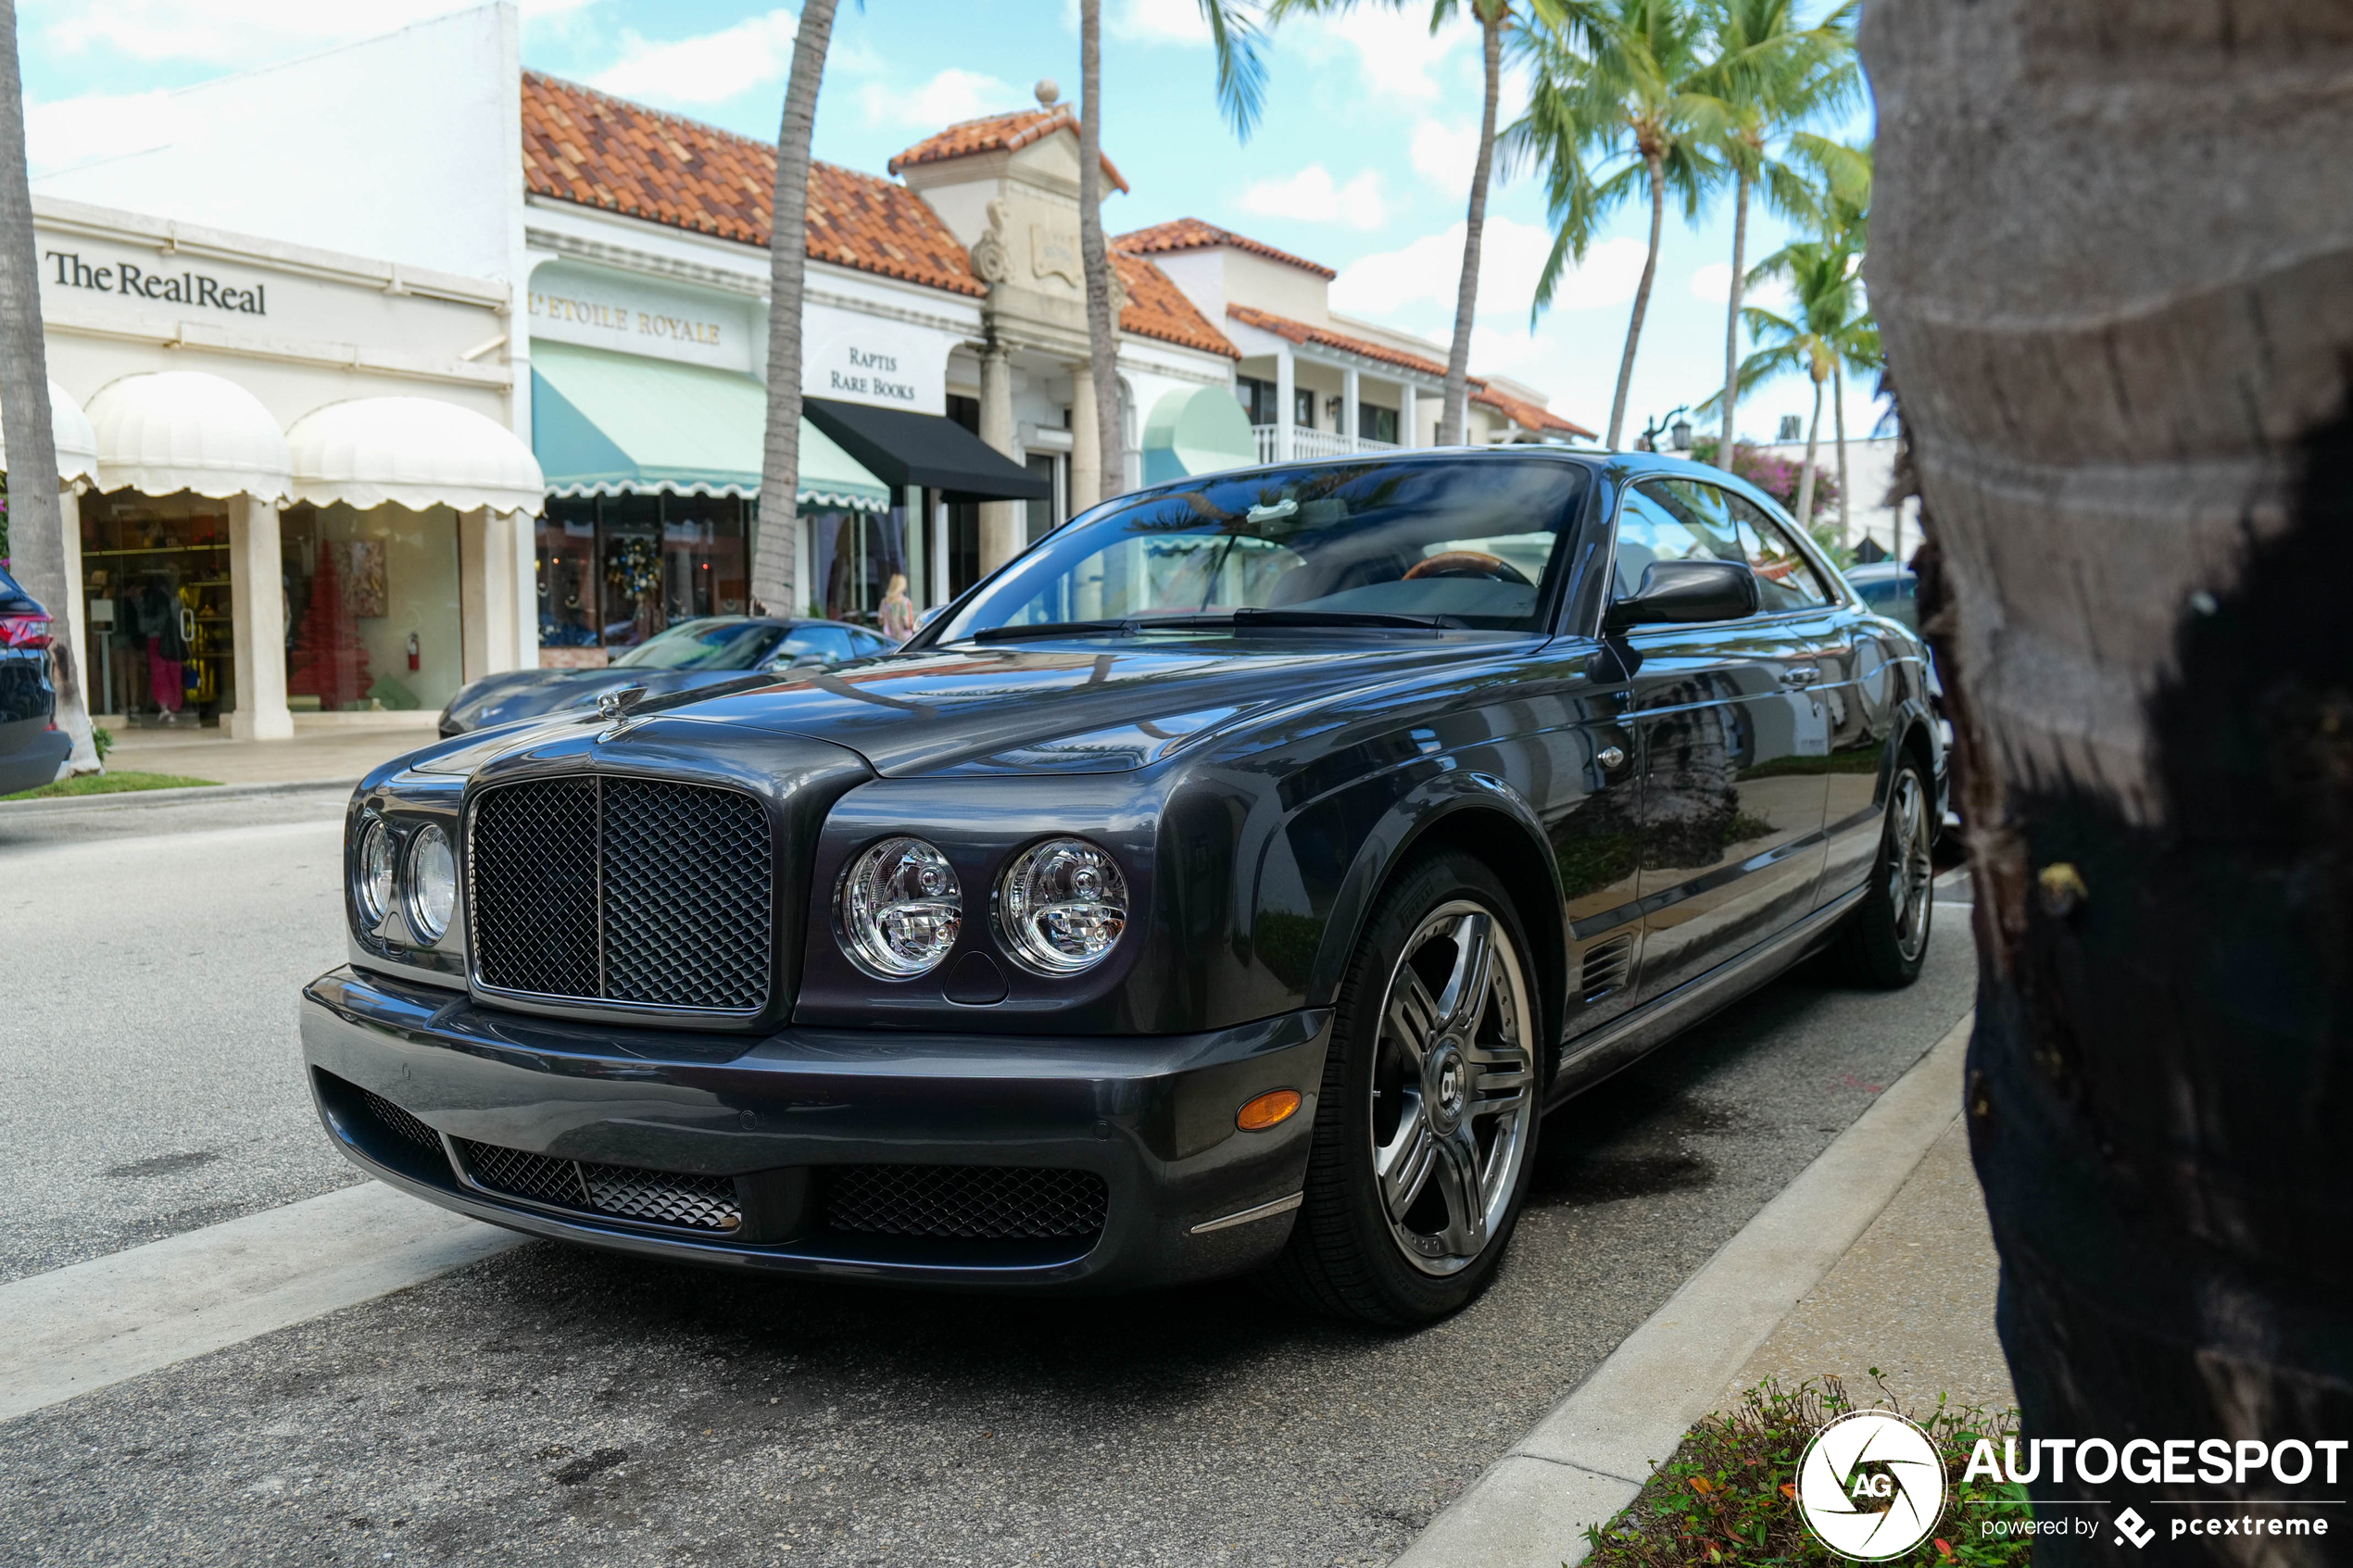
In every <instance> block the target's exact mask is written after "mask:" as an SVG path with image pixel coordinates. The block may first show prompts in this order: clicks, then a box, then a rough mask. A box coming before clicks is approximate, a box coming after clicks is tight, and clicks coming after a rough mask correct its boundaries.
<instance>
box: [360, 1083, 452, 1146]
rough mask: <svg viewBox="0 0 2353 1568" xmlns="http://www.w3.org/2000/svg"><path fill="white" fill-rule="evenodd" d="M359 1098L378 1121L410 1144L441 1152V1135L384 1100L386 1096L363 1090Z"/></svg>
mask: <svg viewBox="0 0 2353 1568" xmlns="http://www.w3.org/2000/svg"><path fill="white" fill-rule="evenodd" d="M359 1098H360V1100H361V1102H362V1103H364V1104H365V1105H366V1106H367V1108H368V1109H369V1110H371V1112H373V1113H374V1115H375V1118H376V1120H377V1121H379V1122H381V1123H384V1125H385V1126H387V1127H389V1128H391V1129H392V1130H393V1131H394V1132H396V1133H398V1134H399V1135H401V1136H402V1137H404V1138H407V1139H408V1140H409V1142H410V1143H412V1144H416V1145H418V1146H419V1147H420V1148H429V1149H431V1150H433V1151H434V1153H435V1154H439V1153H440V1152H441V1135H440V1134H439V1133H436V1132H434V1130H433V1129H432V1128H431V1127H428V1126H426V1125H425V1124H424V1123H422V1122H420V1121H418V1120H417V1119H416V1118H415V1117H413V1116H411V1115H409V1113H408V1112H407V1111H405V1110H401V1109H400V1108H399V1107H398V1106H396V1105H395V1104H393V1103H392V1101H390V1100H388V1099H386V1098H384V1096H382V1095H380V1094H376V1093H374V1092H372V1091H371V1090H368V1089H361V1090H360V1091H359Z"/></svg>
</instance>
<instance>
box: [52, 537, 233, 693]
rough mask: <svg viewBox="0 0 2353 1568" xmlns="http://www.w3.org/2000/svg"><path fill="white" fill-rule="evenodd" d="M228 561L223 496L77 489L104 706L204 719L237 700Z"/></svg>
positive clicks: (84, 572) (87, 606)
mask: <svg viewBox="0 0 2353 1568" xmlns="http://www.w3.org/2000/svg"><path fill="white" fill-rule="evenodd" d="M229 563H230V554H229V503H228V502H226V501H215V500H208V499H207V498H205V497H204V496H201V495H189V494H187V493H186V492H184V491H183V492H182V493H181V494H179V495H162V496H156V495H139V494H138V493H137V492H135V491H130V490H120V491H117V492H115V493H114V494H113V495H85V496H83V497H82V587H83V591H84V594H85V596H86V597H85V600H84V605H83V613H84V614H85V615H86V616H87V617H88V618H89V619H88V621H87V624H88V625H89V626H90V628H91V633H92V634H91V639H90V640H91V644H92V646H93V650H94V653H95V655H96V660H95V661H96V663H97V666H98V668H97V670H96V671H94V673H95V675H96V677H97V690H98V692H99V694H100V696H102V698H103V706H104V708H105V709H106V711H107V712H108V713H109V714H120V715H121V716H123V717H124V718H126V719H127V720H128V721H131V722H132V723H136V724H145V723H170V724H183V723H206V724H210V723H216V722H218V721H219V719H220V714H221V713H223V712H225V711H227V710H229V709H233V708H234V707H235V706H236V703H235V700H234V694H235V692H236V679H235V672H234V671H235V659H236V651H237V650H236V649H235V648H234V647H233V634H232V633H231V630H230V619H229V571H230V564H229Z"/></svg>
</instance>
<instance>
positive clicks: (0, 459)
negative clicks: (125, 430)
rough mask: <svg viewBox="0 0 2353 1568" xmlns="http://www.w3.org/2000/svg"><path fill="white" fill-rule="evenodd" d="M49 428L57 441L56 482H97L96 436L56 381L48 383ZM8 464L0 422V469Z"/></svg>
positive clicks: (3, 428)
mask: <svg viewBox="0 0 2353 1568" xmlns="http://www.w3.org/2000/svg"><path fill="white" fill-rule="evenodd" d="M49 430H50V434H51V438H52V439H53V440H55V441H56V442H57V483H59V484H63V485H68V486H72V485H87V484H95V483H98V436H97V433H96V432H95V431H93V430H92V429H91V428H90V416H89V415H87V414H85V413H83V412H82V405H81V404H79V403H76V402H75V401H74V400H73V399H72V397H71V396H69V395H68V394H67V392H66V389H65V388H64V387H62V386H59V385H58V384H57V383H56V382H51V383H49ZM7 466H8V433H7V430H6V426H5V425H0V470H6V468H7Z"/></svg>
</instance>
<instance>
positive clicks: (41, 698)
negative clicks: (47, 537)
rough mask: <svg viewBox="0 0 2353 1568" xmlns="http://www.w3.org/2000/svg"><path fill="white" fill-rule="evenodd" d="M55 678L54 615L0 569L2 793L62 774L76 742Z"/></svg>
mask: <svg viewBox="0 0 2353 1568" xmlns="http://www.w3.org/2000/svg"><path fill="white" fill-rule="evenodd" d="M72 751H73V741H72V738H71V737H70V736H69V735H68V734H66V733H65V732H64V731H63V730H60V729H58V728H57V688H56V687H55V686H54V685H53V684H51V683H50V675H49V612H48V610H47V609H45V608H43V606H42V604H41V602H40V601H39V600H38V599H35V598H34V597H33V596H31V595H30V594H28V593H26V592H25V591H24V590H23V589H22V588H20V587H19V586H17V583H16V579H14V578H12V577H10V576H9V575H8V574H7V573H6V572H5V571H0V795H14V794H16V793H17V792H18V791H19V790H27V789H39V788H40V787H41V786H42V785H43V784H48V783H50V782H52V781H53V780H55V779H56V778H57V769H58V768H59V767H60V766H61V765H62V764H63V763H64V762H65V760H66V759H67V758H68V757H69V755H71V754H72Z"/></svg>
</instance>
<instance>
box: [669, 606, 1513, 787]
mask: <svg viewBox="0 0 2353 1568" xmlns="http://www.w3.org/2000/svg"><path fill="white" fill-rule="evenodd" d="M1502 646H1506V645H1504V644H1501V643H1499V642H1498V640H1497V639H1495V638H1494V637H1492V636H1478V635H1477V634H1467V635H1466V634H1455V633H1447V634H1442V635H1434V636H1433V635H1421V634H1414V633H1408V634H1406V635H1404V636H1403V637H1399V636H1397V635H1395V634H1393V633H1392V634H1389V635H1386V636H1384V637H1382V638H1381V639H1380V640H1379V641H1378V642H1377V643H1376V642H1374V641H1372V640H1370V639H1359V638H1354V637H1350V638H1346V639H1342V638H1338V637H1329V636H1327V637H1319V638H1315V639H1313V640H1308V639H1301V640H1299V641H1297V642H1288V643H1286V642H1278V641H1277V639H1275V638H1272V637H1265V638H1259V637H1252V638H1248V639H1233V640H1224V639H1220V640H1214V641H1213V640H1210V639H1206V638H1204V639H1200V640H1198V641H1184V640H1171V641H1169V642H1167V643H1161V642H1159V641H1157V640H1155V641H1154V642H1152V643H1151V644H1147V645H1145V646H1136V645H1135V644H1134V643H1133V642H1131V641H1127V640H1125V639H1114V638H1103V639H1090V640H1088V641H1086V642H1076V641H1074V642H1069V643H1056V644H1052V645H1051V646H1049V645H1041V644H1035V643H1032V644H1015V645H1010V646H996V647H989V646H981V647H976V648H975V647H958V648H953V649H945V650H928V651H925V652H920V653H907V654H890V655H886V656H884V657H882V658H880V659H866V660H862V661H860V662H858V663H855V664H849V665H844V666H841V667H839V668H837V669H835V670H831V671H809V672H795V673H793V674H790V675H778V676H774V677H772V678H768V679H765V680H760V681H758V682H757V684H752V685H749V686H745V685H741V684H738V685H736V686H734V687H732V688H730V689H729V690H727V691H725V692H724V693H719V694H715V695H713V696H710V697H706V698H702V699H699V700H694V699H690V700H689V701H687V702H686V704H684V705H683V706H682V705H678V704H664V705H663V707H664V708H665V709H667V710H669V711H671V712H673V713H675V714H676V715H678V716H679V717H681V718H686V719H695V720H702V721H711V722H718V723H727V724H740V725H744V726H747V727H749V728H752V729H760V730H769V731H774V732H778V733H782V734H798V735H806V736H809V737H812V738H813V739H818V740H827V741H832V742H835V743H836V744H837V745H840V746H848V747H849V748H850V749H851V750H853V751H856V752H858V753H859V754H860V755H862V756H863V757H864V758H865V759H866V760H867V761H868V763H869V764H871V765H872V766H873V767H874V769H875V771H877V772H880V773H883V774H885V775H887V776H893V777H896V776H903V775H908V774H913V773H925V772H935V771H943V770H956V771H970V772H1006V771H1016V772H1019V771H1034V772H1114V771H1125V770H1127V769H1130V768H1139V767H1142V766H1144V765H1145V764H1147V763H1150V762H1152V761H1155V760H1157V759H1160V758H1161V757H1164V756H1166V755H1168V754H1170V753H1171V752H1172V751H1175V750H1176V749H1178V748H1180V747H1182V746H1186V745H1188V744H1189V743H1192V742H1194V741H1196V740H1198V739H1201V738H1204V737H1206V736H1207V735H1209V734H1213V733H1214V732H1217V731H1220V730H1224V729H1227V728H1229V727H1231V726H1232V725H1234V724H1237V723H1243V722H1247V721H1249V719H1250V718H1251V717H1252V715H1253V714H1256V713H1261V712H1266V711H1271V710H1272V709H1277V708H1281V707H1288V706H1290V705H1291V704H1293V703H1297V702H1300V701H1302V700H1308V699H1312V698H1315V697H1318V696H1329V695H1331V694H1333V693H1336V692H1340V691H1344V690H1348V689H1351V688H1353V687H1358V686H1365V685H1373V684H1380V683H1382V682H1385V681H1390V680H1394V679H1398V678H1400V677H1403V676H1406V675H1410V674H1414V673H1417V672H1423V671H1429V670H1431V669H1433V668H1434V667H1441V666H1449V665H1453V664H1456V663H1462V662H1470V661H1477V660H1480V659H1488V658H1491V657H1493V656H1494V655H1495V654H1496V653H1497V652H1498V651H1499V649H1500V648H1501V647H1502ZM1508 646H1515V647H1524V646H1526V640H1525V639H1519V638H1514V639H1511V640H1510V643H1509V645H1508Z"/></svg>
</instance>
